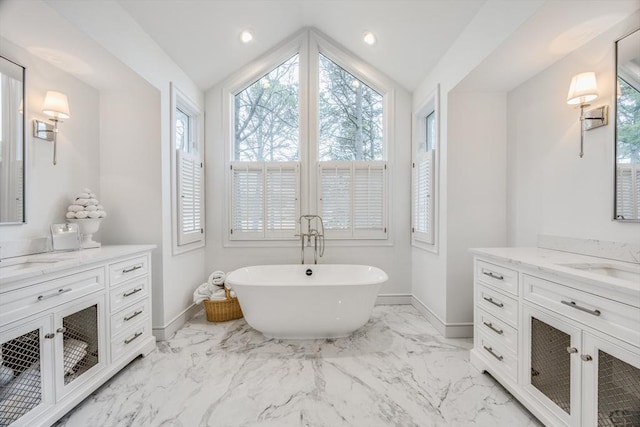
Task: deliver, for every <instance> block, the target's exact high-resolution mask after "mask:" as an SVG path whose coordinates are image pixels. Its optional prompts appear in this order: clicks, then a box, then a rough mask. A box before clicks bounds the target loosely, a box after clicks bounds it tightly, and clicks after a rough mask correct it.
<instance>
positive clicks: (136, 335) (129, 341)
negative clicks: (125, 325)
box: [124, 332, 142, 344]
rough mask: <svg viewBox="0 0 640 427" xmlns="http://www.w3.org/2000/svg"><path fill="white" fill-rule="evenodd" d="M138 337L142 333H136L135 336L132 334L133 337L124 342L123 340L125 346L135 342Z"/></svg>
mask: <svg viewBox="0 0 640 427" xmlns="http://www.w3.org/2000/svg"><path fill="white" fill-rule="evenodd" d="M140 335H142V332H136V333H135V334H133V336H132V337H131V338H128V339H126V340H124V343H125V344H129V343H131V342H133V341H134V340H136V339H137V338H138V337H139V336H140Z"/></svg>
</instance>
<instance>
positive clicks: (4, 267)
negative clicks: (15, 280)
mask: <svg viewBox="0 0 640 427" xmlns="http://www.w3.org/2000/svg"><path fill="white" fill-rule="evenodd" d="M60 261H62V259H39V260H23V261H18V262H11V261H6V260H5V261H2V262H0V274H3V273H4V274H6V273H11V272H14V271H21V270H26V269H29V268H36V267H49V266H51V265H53V264H55V263H57V262H60Z"/></svg>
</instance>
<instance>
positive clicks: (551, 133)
mask: <svg viewBox="0 0 640 427" xmlns="http://www.w3.org/2000/svg"><path fill="white" fill-rule="evenodd" d="M638 22H640V13H636V14H634V15H632V16H631V17H630V18H628V19H626V20H625V21H623V22H622V23H621V24H619V25H617V26H615V27H614V28H613V29H611V30H610V31H608V32H606V33H604V34H603V35H601V36H599V37H598V38H596V39H595V40H593V41H591V42H589V43H588V44H587V45H585V46H584V47H582V48H580V49H578V50H577V51H575V52H573V53H572V54H570V55H568V56H567V57H565V58H564V59H562V60H561V61H559V62H557V63H555V64H554V65H552V66H550V67H549V68H547V69H546V70H545V71H543V72H541V73H540V74H538V75H536V76H535V77H533V78H532V79H530V80H528V81H527V82H525V83H524V84H522V85H520V86H519V87H517V88H516V89H514V90H513V91H511V92H510V93H509V96H508V139H509V146H508V161H507V164H508V182H509V187H508V243H509V245H514V246H532V245H535V244H536V240H537V235H538V234H551V235H559V236H568V237H576V238H587V239H601V240H609V241H619V242H627V243H634V244H640V224H629V223H619V222H614V221H612V220H611V218H612V216H613V210H612V209H613V208H612V206H613V155H614V154H613V149H614V144H613V138H614V136H613V132H614V125H613V123H615V117H613V102H614V93H615V92H614V91H615V77H614V69H613V64H614V59H613V54H614V41H615V40H616V39H618V38H619V37H621V36H622V35H625V34H627V33H628V32H629V31H630V30H632V29H635V28H637V27H638ZM582 71H595V72H596V76H597V79H598V88H599V92H600V97H599V98H598V99H597V100H596V101H594V102H592V106H591V108H593V107H597V106H600V105H604V104H608V105H609V108H610V113H609V114H610V116H609V125H607V126H605V127H601V128H598V129H594V130H591V131H588V132H585V136H584V139H585V141H584V145H585V154H584V157H583V158H582V159H580V158H578V152H579V143H580V123H579V119H578V118H579V115H580V112H579V109H576V108H574V107H572V106H569V105H567V103H566V96H567V91H568V88H569V82H570V81H571V77H572V76H573V75H575V74H577V73H579V72H582Z"/></svg>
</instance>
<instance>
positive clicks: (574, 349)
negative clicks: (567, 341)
mask: <svg viewBox="0 0 640 427" xmlns="http://www.w3.org/2000/svg"><path fill="white" fill-rule="evenodd" d="M577 352H578V349H577V348H575V347H567V353H569V354H573V353H577Z"/></svg>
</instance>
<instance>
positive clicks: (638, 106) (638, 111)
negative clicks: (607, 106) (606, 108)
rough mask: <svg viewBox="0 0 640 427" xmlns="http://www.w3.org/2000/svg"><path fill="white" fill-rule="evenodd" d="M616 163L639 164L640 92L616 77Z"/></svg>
mask: <svg viewBox="0 0 640 427" xmlns="http://www.w3.org/2000/svg"><path fill="white" fill-rule="evenodd" d="M618 84H619V85H620V96H619V97H618V104H617V107H618V112H617V118H616V120H617V134H618V161H620V160H625V161H628V162H630V163H640V92H639V91H638V90H637V89H635V88H634V87H633V86H631V85H629V84H628V83H627V82H625V81H624V80H623V79H621V78H619V77H618Z"/></svg>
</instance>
